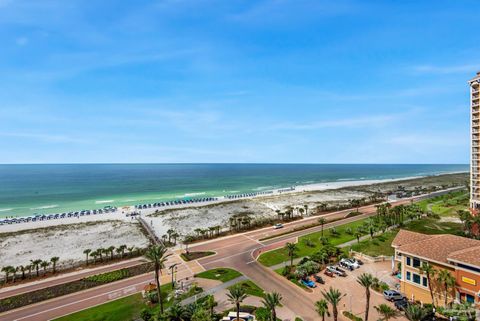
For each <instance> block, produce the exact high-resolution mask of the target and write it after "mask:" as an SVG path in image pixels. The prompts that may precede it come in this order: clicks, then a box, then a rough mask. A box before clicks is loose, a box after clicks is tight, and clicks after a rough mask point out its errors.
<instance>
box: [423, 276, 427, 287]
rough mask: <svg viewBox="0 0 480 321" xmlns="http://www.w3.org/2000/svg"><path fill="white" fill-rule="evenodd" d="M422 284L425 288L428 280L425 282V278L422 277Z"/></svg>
mask: <svg viewBox="0 0 480 321" xmlns="http://www.w3.org/2000/svg"><path fill="white" fill-rule="evenodd" d="M422 284H423V286H425V287H427V286H428V280H427V278H426V277H423V279H422Z"/></svg>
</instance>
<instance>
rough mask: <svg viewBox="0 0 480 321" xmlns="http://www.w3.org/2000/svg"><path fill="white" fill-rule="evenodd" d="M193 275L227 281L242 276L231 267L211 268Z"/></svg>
mask: <svg viewBox="0 0 480 321" xmlns="http://www.w3.org/2000/svg"><path fill="white" fill-rule="evenodd" d="M195 276H196V277H199V278H204V279H210V280H218V281H222V282H227V281H230V280H233V279H236V278H238V277H239V276H242V273H240V272H238V271H235V270H232V269H227V268H219V269H212V270H208V271H205V272H202V273H198V274H196V275H195Z"/></svg>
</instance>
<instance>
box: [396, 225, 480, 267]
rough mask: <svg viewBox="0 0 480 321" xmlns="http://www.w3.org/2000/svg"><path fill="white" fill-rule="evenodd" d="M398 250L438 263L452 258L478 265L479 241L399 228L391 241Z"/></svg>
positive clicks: (479, 257) (446, 261)
mask: <svg viewBox="0 0 480 321" xmlns="http://www.w3.org/2000/svg"><path fill="white" fill-rule="evenodd" d="M392 246H394V247H396V249H397V250H398V251H400V252H406V253H409V254H412V255H416V256H420V257H423V258H425V259H427V260H432V261H436V262H439V263H449V261H451V260H454V261H457V262H462V263H465V264H468V265H473V266H480V256H479V255H478V253H479V251H480V241H478V240H474V239H469V238H466V237H461V236H457V235H450V234H440V235H426V234H421V233H414V232H409V231H404V230H400V232H399V233H398V235H397V236H396V237H395V239H394V240H393V242H392Z"/></svg>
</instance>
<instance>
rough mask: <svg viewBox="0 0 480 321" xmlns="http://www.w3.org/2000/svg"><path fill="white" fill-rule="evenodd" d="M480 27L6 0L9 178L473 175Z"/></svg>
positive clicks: (421, 17)
mask: <svg viewBox="0 0 480 321" xmlns="http://www.w3.org/2000/svg"><path fill="white" fill-rule="evenodd" d="M479 12H480V1H478V0H476V1H462V0H459V1H441V0H440V1H439V0H436V1H408V0H406V1H368V0H359V1H354V0H351V1H350V0H346V1H345V0H337V1H330V0H327V1H323V0H317V1H313V0H259V1H237V0H228V1H227V0H216V1H215V0H163V1H160V0H159V1H144V0H137V1H109V0H103V1H77V0H69V1H60V0H57V1H50V0H31V1H28V0H0V44H1V45H0V80H1V83H0V163H112V162H114V163H144V162H148V163H191V162H195V163H203V162H205V163H222V162H229V163H241V162H249V163H468V162H469V144H470V143H469V86H468V83H467V81H468V80H469V79H471V78H473V77H474V76H475V73H476V72H477V71H480V54H479V53H480V34H479V32H478V30H479V19H478V13H479Z"/></svg>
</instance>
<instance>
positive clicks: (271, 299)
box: [262, 292, 282, 321]
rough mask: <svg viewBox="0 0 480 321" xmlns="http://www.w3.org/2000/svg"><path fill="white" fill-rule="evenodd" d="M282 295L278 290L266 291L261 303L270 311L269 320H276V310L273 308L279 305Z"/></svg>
mask: <svg viewBox="0 0 480 321" xmlns="http://www.w3.org/2000/svg"><path fill="white" fill-rule="evenodd" d="M280 301H282V296H281V295H280V294H279V293H278V292H272V293H267V294H266V295H265V299H263V300H262V304H263V305H264V306H265V308H267V309H268V310H269V311H270V316H271V321H277V312H276V311H275V308H276V307H277V306H279V305H280Z"/></svg>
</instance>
